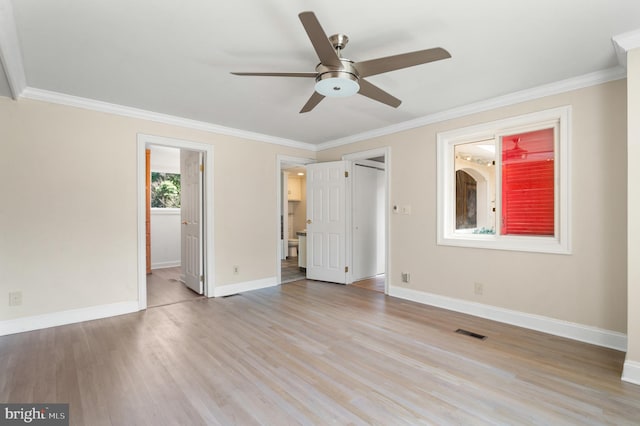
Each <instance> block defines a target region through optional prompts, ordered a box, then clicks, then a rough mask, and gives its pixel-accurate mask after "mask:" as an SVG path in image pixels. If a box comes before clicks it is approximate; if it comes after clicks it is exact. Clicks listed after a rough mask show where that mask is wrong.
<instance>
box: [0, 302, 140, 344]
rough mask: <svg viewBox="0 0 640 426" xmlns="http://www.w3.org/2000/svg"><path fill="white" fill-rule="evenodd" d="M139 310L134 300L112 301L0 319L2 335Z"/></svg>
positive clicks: (0, 332) (0, 333)
mask: <svg viewBox="0 0 640 426" xmlns="http://www.w3.org/2000/svg"><path fill="white" fill-rule="evenodd" d="M137 311H138V302H137V301H135V300H132V301H129V302H118V303H110V304H108V305H97V306H90V307H88V308H79V309H70V310H67V311H59V312H52V313H49V314H42V315H34V316H30V317H22V318H16V319H11V320H5V321H0V336H6V335H7V334H14V333H22V332H24V331H32V330H40V329H43V328H49V327H57V326H59V325H65V324H73V323H77V322H83V321H91V320H95V319H100V318H108V317H114V316H116V315H124V314H130V313H133V312H137Z"/></svg>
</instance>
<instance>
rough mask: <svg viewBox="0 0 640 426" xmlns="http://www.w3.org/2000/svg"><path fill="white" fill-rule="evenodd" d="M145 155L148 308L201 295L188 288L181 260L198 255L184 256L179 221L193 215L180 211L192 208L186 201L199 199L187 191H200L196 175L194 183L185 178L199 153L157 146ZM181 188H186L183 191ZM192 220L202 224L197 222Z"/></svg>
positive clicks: (150, 148)
mask: <svg viewBox="0 0 640 426" xmlns="http://www.w3.org/2000/svg"><path fill="white" fill-rule="evenodd" d="M147 153H148V155H149V170H148V172H147V174H148V177H149V180H150V183H149V196H148V198H147V202H148V204H149V206H148V207H149V224H148V225H149V228H150V230H149V234H148V235H149V240H150V241H149V242H148V244H147V264H148V265H149V267H148V269H147V307H149V308H151V307H154V306H162V305H167V304H171V303H177V302H183V301H187V300H193V299H197V298H199V297H202V296H203V295H202V290H201V289H200V288H199V286H195V285H193V284H192V285H191V286H188V285H187V280H186V277H187V271H186V270H185V267H186V266H188V263H187V265H185V264H184V263H183V257H184V258H187V257H189V256H194V255H195V256H199V254H196V253H193V254H188V253H183V248H184V247H183V246H184V245H185V243H186V239H187V235H186V234H185V231H186V230H187V229H186V228H187V227H186V226H185V225H183V224H182V218H183V217H185V216H186V215H188V214H192V213H190V212H184V211H183V208H186V209H187V210H188V209H189V208H190V207H191V206H190V204H192V203H189V198H194V199H195V200H196V201H197V202H198V201H199V198H200V197H199V196H196V197H194V195H195V194H189V192H190V191H195V192H196V193H197V192H200V191H201V189H200V183H199V179H198V176H197V175H196V177H195V179H192V181H193V182H190V181H189V179H188V177H189V176H188V172H189V170H188V167H189V162H190V161H191V162H193V161H195V162H196V167H197V165H198V164H199V163H200V158H199V157H200V154H198V153H197V152H196V153H194V152H193V151H187V150H184V149H178V148H174V147H167V146H158V145H149V146H148V147H147ZM194 156H195V157H194ZM192 157H193V158H192ZM192 174H193V172H192ZM184 177H187V179H184ZM194 184H195V185H194ZM183 186H186V188H185V190H184V191H183V189H182V188H183ZM198 204H199V203H198ZM198 216H199V215H198ZM192 221H193V222H195V223H199V222H201V221H200V220H199V219H196V220H192ZM196 226H197V225H196ZM197 232H199V230H198V231H197ZM183 234H185V235H183ZM183 239H184V241H183ZM198 251H201V250H198ZM187 254H188V255H189V256H187ZM183 255H185V256H183ZM191 262H193V261H191ZM192 275H193V274H192ZM198 280H199V276H198ZM192 281H193V280H192ZM191 287H193V288H191Z"/></svg>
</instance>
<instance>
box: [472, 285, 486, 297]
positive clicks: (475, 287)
mask: <svg viewBox="0 0 640 426" xmlns="http://www.w3.org/2000/svg"><path fill="white" fill-rule="evenodd" d="M483 291H484V286H483V285H482V283H473V292H474V293H475V294H477V295H478V296H482V292H483Z"/></svg>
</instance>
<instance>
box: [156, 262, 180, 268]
mask: <svg viewBox="0 0 640 426" xmlns="http://www.w3.org/2000/svg"><path fill="white" fill-rule="evenodd" d="M180 265H182V262H181V261H180V260H174V261H168V262H156V263H152V264H151V269H163V268H175V267H176V266H180Z"/></svg>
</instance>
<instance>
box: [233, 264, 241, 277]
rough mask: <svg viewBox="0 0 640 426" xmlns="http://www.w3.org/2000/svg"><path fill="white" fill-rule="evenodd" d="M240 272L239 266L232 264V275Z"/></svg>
mask: <svg viewBox="0 0 640 426" xmlns="http://www.w3.org/2000/svg"><path fill="white" fill-rule="evenodd" d="M239 273H240V267H239V266H238V265H234V266H233V275H238V274H239Z"/></svg>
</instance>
